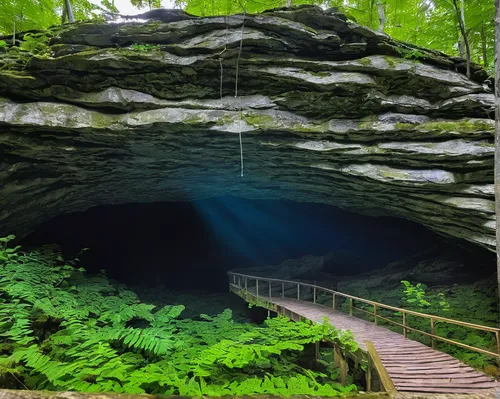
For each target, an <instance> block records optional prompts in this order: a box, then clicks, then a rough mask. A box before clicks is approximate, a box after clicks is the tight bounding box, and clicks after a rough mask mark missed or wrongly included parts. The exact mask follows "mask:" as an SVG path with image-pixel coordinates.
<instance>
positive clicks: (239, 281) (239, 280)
mask: <svg viewBox="0 0 500 399" xmlns="http://www.w3.org/2000/svg"><path fill="white" fill-rule="evenodd" d="M238 288H240V289H241V276H238Z"/></svg>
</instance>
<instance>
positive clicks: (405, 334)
mask: <svg viewBox="0 0 500 399" xmlns="http://www.w3.org/2000/svg"><path fill="white" fill-rule="evenodd" d="M403 335H404V336H405V339H406V338H408V330H407V329H406V312H403Z"/></svg>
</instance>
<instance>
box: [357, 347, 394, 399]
mask: <svg viewBox="0 0 500 399" xmlns="http://www.w3.org/2000/svg"><path fill="white" fill-rule="evenodd" d="M365 345H366V349H367V350H368V356H369V357H370V362H371V364H373V367H374V368H375V370H377V373H378V376H379V378H380V382H381V383H382V386H383V387H384V390H385V391H386V392H389V393H390V394H391V393H395V392H396V391H397V389H396V387H395V386H394V384H393V383H392V380H391V377H390V376H389V374H388V373H387V370H386V369H385V367H384V365H383V364H382V361H381V360H380V357H379V356H378V354H377V351H376V350H375V348H374V347H373V344H372V343H371V342H370V341H366V342H365Z"/></svg>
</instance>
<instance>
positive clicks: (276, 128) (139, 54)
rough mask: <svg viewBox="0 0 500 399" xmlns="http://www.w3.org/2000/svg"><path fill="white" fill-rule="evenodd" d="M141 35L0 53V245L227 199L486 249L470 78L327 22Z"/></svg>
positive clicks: (454, 62)
mask: <svg viewBox="0 0 500 399" xmlns="http://www.w3.org/2000/svg"><path fill="white" fill-rule="evenodd" d="M142 18H143V19H144V20H140V21H134V20H131V21H127V22H118V23H111V22H108V23H105V22H86V23H77V24H74V25H66V26H63V27H58V28H54V29H52V30H49V31H46V32H41V33H40V32H39V33H31V34H30V35H21V36H20V39H21V40H24V41H25V43H31V44H33V43H35V45H33V46H32V47H33V48H34V49H35V50H36V51H37V52H38V54H30V53H27V52H26V51H22V50H19V49H18V48H14V47H11V46H9V47H8V48H7V50H6V51H4V52H3V53H0V95H1V97H0V205H1V206H0V235H6V234H10V233H14V234H18V235H23V234H26V233H27V232H28V231H30V230H31V229H33V228H34V227H35V226H36V225H37V224H39V223H41V222H43V221H45V220H47V219H49V218H51V217H53V216H56V215H57V214H60V213H63V212H72V211H79V210H84V209H87V208H89V207H91V206H95V205H99V204H110V203H126V202H146V201H147V202H149V201H167V200H168V201H191V200H196V199H201V198H207V197H213V196H219V195H227V194H230V195H235V196H241V197H247V198H286V199H290V200H296V201H307V202H318V203H326V204H332V205H335V206H338V207H342V208H345V209H348V210H351V211H356V212H361V213H364V214H370V215H392V216H398V217H403V218H406V219H410V220H412V221H416V222H418V223H421V224H423V225H425V226H427V227H429V228H430V229H432V230H434V231H436V232H439V233H441V234H444V235H447V236H453V237H457V238H460V239H464V240H468V241H471V242H473V243H476V244H477V245H480V246H483V247H486V248H488V249H490V250H493V249H494V197H493V184H492V182H493V152H494V146H493V131H494V122H493V120H492V116H493V95H492V94H491V93H488V92H487V91H486V89H485V88H484V85H483V84H482V82H483V81H484V79H485V78H486V76H485V73H484V72H483V71H482V70H481V69H479V68H476V67H473V76H472V79H471V80H469V79H467V78H466V77H465V75H464V71H465V65H464V63H463V60H461V59H457V58H452V57H447V56H445V55H443V54H441V53H437V52H434V51H429V50H424V49H420V48H415V47H412V46H409V45H407V44H403V43H399V42H397V41H394V40H392V39H390V38H389V37H387V36H386V35H384V34H381V33H377V32H373V31H371V30H369V29H367V28H364V27H361V26H359V25H356V24H354V23H352V22H349V21H347V19H346V18H345V17H344V16H343V15H342V14H340V13H338V12H336V11H335V10H333V9H331V10H322V9H320V8H317V7H301V8H295V9H278V10H273V11H270V12H266V13H264V14H262V15H258V16H251V15H248V16H241V15H240V16H231V17H212V18H195V17H191V16H189V15H186V14H184V13H183V12H181V11H173V10H170V11H169V10H163V11H157V12H153V13H149V14H147V15H145V16H143V17H142ZM147 18H150V19H147ZM36 37H38V39H36ZM5 40H7V41H8V40H9V39H8V38H5ZM44 41H46V43H47V44H48V46H46V45H45V44H44ZM240 45H241V53H240V51H239V49H240ZM24 47H26V46H24ZM240 133H241V144H242V149H243V158H244V176H243V177H242V176H241V173H240V172H241V170H240V168H241V159H240V140H239V137H240ZM374 239H376V237H374Z"/></svg>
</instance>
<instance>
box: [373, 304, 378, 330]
mask: <svg viewBox="0 0 500 399" xmlns="http://www.w3.org/2000/svg"><path fill="white" fill-rule="evenodd" d="M377 321H378V320H377V305H373V322H374V323H375V325H377Z"/></svg>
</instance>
